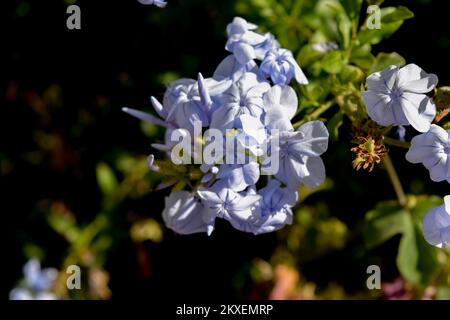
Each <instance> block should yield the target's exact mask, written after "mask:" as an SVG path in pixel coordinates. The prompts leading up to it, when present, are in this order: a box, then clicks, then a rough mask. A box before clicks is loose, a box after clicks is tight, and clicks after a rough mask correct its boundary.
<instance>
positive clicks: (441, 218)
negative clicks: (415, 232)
mask: <svg viewBox="0 0 450 320" xmlns="http://www.w3.org/2000/svg"><path fill="white" fill-rule="evenodd" d="M422 231H423V235H424V237H425V240H426V241H427V242H428V243H429V244H431V245H433V246H436V247H438V248H442V247H444V246H448V245H450V196H445V197H444V204H443V205H440V206H437V207H434V208H432V209H431V210H430V211H428V213H427V214H426V216H425V217H424V219H423V224H422Z"/></svg>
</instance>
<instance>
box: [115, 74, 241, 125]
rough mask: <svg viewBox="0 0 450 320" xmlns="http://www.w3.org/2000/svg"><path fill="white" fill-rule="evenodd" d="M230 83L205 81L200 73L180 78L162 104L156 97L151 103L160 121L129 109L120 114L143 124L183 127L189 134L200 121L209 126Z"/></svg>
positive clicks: (172, 85)
mask: <svg viewBox="0 0 450 320" xmlns="http://www.w3.org/2000/svg"><path fill="white" fill-rule="evenodd" d="M231 83H232V81H231V80H230V79H224V80H220V81H218V80H215V79H213V78H208V79H204V78H203V76H202V75H201V74H200V73H199V74H198V80H197V81H195V80H193V79H180V80H177V81H174V82H173V83H172V84H170V85H169V87H168V88H167V90H166V93H165V94H164V100H163V104H161V103H160V102H159V101H158V100H157V99H156V98H155V97H151V99H150V101H151V103H152V106H153V108H154V109H155V111H156V113H157V114H158V115H159V116H160V117H161V118H162V119H159V118H157V117H155V116H153V115H151V114H148V113H145V112H142V111H139V110H135V109H132V108H122V111H124V112H126V113H128V114H130V115H132V116H134V117H136V118H138V119H140V120H143V121H146V122H150V123H152V124H155V125H159V126H162V127H166V128H168V129H176V128H183V129H186V130H188V131H190V132H192V130H193V126H194V122H196V121H197V122H200V123H201V125H202V126H203V127H206V126H208V125H209V122H210V120H211V114H212V112H213V110H214V109H215V108H217V106H215V105H214V104H215V103H217V102H216V101H218V99H219V98H218V96H220V95H221V94H222V93H223V92H224V91H225V90H227V89H228V88H229V87H230V85H231Z"/></svg>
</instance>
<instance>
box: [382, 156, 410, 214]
mask: <svg viewBox="0 0 450 320" xmlns="http://www.w3.org/2000/svg"><path fill="white" fill-rule="evenodd" d="M382 159H383V164H384V167H385V168H386V171H387V173H388V175H389V179H390V180H391V183H392V186H393V187H394V191H395V194H396V195H397V199H398V203H399V204H400V205H401V206H404V205H406V196H405V192H404V191H403V187H402V184H401V182H400V179H399V178H398V175H397V172H396V171H395V168H394V165H393V164H392V160H391V157H389V155H388V154H387V153H386V154H385V155H384V156H383V158H382Z"/></svg>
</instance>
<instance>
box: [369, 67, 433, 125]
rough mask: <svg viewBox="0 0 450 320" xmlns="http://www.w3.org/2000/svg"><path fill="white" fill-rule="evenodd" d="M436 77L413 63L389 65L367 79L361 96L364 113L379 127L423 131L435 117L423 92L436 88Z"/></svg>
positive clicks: (431, 104) (431, 105) (430, 104)
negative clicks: (405, 127) (402, 65)
mask: <svg viewBox="0 0 450 320" xmlns="http://www.w3.org/2000/svg"><path fill="white" fill-rule="evenodd" d="M437 82H438V78H437V77H436V75H434V74H427V73H425V72H424V71H423V70H422V69H421V68H419V67H418V66H417V65H415V64H408V65H406V66H404V67H403V68H400V69H399V68H398V67H396V66H390V67H388V68H386V69H385V70H383V71H381V72H375V73H373V74H371V75H370V76H369V77H368V78H367V87H368V90H367V91H364V92H363V93H362V96H363V99H364V103H365V105H366V109H367V113H368V114H369V116H370V118H371V119H372V120H374V121H375V122H376V123H378V124H379V125H381V126H390V125H408V124H410V125H412V126H413V127H414V129H416V130H417V131H419V132H426V131H428V129H429V128H430V124H431V122H432V121H433V119H434V117H435V115H436V106H435V105H434V104H433V103H432V102H431V101H430V99H429V98H428V97H427V96H426V95H425V93H427V92H429V91H431V90H432V89H433V88H434V87H436V85H437Z"/></svg>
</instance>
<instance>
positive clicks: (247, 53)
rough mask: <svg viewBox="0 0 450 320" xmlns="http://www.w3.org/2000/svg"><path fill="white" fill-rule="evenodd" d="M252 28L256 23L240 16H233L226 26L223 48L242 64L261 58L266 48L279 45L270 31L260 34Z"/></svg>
mask: <svg viewBox="0 0 450 320" xmlns="http://www.w3.org/2000/svg"><path fill="white" fill-rule="evenodd" d="M254 29H256V25H254V24H252V23H248V22H247V21H245V20H244V19H242V18H240V17H236V18H234V19H233V22H232V23H230V24H229V25H228V26H227V34H228V41H227V43H226V45H225V49H226V50H228V51H230V52H232V53H233V55H234V57H235V58H236V60H237V61H238V62H239V63H240V64H242V65H245V64H247V63H248V62H249V61H251V60H253V59H259V60H261V59H263V58H264V55H265V54H266V52H267V51H268V50H270V49H272V48H274V47H276V46H279V44H278V42H277V41H276V40H275V39H274V37H273V36H272V35H271V34H270V33H267V34H264V35H261V34H259V33H256V32H254V31H253V30H254Z"/></svg>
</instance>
